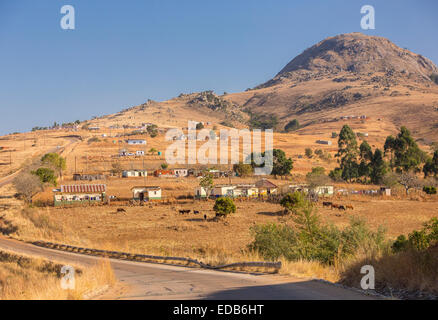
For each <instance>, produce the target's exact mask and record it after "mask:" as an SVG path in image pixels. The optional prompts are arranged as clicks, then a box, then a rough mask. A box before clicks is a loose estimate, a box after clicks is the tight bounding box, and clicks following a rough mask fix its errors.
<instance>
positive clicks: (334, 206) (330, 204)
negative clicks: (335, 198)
mask: <svg viewBox="0 0 438 320" xmlns="http://www.w3.org/2000/svg"><path fill="white" fill-rule="evenodd" d="M322 206H323V207H330V208H332V209H338V210H344V211H347V209H351V210H354V208H353V206H352V205H343V204H336V203H333V202H329V201H324V202H323V203H322Z"/></svg>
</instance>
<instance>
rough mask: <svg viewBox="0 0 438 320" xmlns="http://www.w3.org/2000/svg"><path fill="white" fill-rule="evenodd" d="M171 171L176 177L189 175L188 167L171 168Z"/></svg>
mask: <svg viewBox="0 0 438 320" xmlns="http://www.w3.org/2000/svg"><path fill="white" fill-rule="evenodd" d="M173 172H174V173H175V176H177V177H187V176H188V175H189V169H185V168H178V169H173Z"/></svg>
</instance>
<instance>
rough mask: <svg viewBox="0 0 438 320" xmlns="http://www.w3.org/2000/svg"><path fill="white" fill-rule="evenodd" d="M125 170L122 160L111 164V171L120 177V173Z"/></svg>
mask: <svg viewBox="0 0 438 320" xmlns="http://www.w3.org/2000/svg"><path fill="white" fill-rule="evenodd" d="M122 172H123V168H122V165H121V164H120V162H113V163H112V164H111V173H112V174H114V175H118V176H119V177H120V175H121V174H122Z"/></svg>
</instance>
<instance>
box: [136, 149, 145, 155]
mask: <svg viewBox="0 0 438 320" xmlns="http://www.w3.org/2000/svg"><path fill="white" fill-rule="evenodd" d="M135 155H136V156H144V151H143V150H137V151H135Z"/></svg>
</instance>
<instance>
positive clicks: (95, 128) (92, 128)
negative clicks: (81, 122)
mask: <svg viewBox="0 0 438 320" xmlns="http://www.w3.org/2000/svg"><path fill="white" fill-rule="evenodd" d="M88 130H90V131H99V130H100V128H99V127H88Z"/></svg>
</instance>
